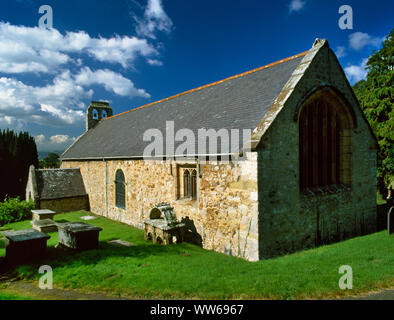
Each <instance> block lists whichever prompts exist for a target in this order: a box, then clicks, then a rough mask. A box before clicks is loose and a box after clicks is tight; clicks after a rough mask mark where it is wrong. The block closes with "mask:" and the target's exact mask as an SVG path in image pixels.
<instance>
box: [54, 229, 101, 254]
mask: <svg viewBox="0 0 394 320" xmlns="http://www.w3.org/2000/svg"><path fill="white" fill-rule="evenodd" d="M57 226H58V230H59V244H60V245H63V246H66V247H68V248H72V249H75V250H78V251H82V250H90V249H97V248H98V240H99V232H100V231H101V230H103V229H101V228H99V227H96V226H92V225H90V224H87V223H84V222H67V223H58V224H57Z"/></svg>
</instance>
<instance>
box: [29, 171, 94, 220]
mask: <svg viewBox="0 0 394 320" xmlns="http://www.w3.org/2000/svg"><path fill="white" fill-rule="evenodd" d="M26 200H33V201H34V202H35V204H36V208H37V209H40V208H41V209H48V210H53V211H55V212H56V213H60V212H69V211H77V210H89V199H88V195H87V193H86V190H85V185H84V183H83V180H82V175H81V172H80V170H79V168H76V169H35V168H34V166H33V165H31V166H30V168H29V178H28V181H27V186H26Z"/></svg>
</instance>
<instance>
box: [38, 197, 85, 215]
mask: <svg viewBox="0 0 394 320" xmlns="http://www.w3.org/2000/svg"><path fill="white" fill-rule="evenodd" d="M39 208H40V209H48V210H53V211H55V212H56V213H61V212H70V211H78V210H89V199H88V196H79V197H72V198H63V199H51V200H39Z"/></svg>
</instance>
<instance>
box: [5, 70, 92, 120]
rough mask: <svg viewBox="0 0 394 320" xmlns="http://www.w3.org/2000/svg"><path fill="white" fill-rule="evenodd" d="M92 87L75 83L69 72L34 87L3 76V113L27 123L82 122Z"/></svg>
mask: <svg viewBox="0 0 394 320" xmlns="http://www.w3.org/2000/svg"><path fill="white" fill-rule="evenodd" d="M92 94H93V91H92V90H85V89H84V88H83V87H82V86H80V85H78V84H76V83H75V81H74V80H73V79H72V77H71V76H70V73H69V72H64V73H63V74H61V75H60V76H57V77H56V78H55V79H54V80H53V83H52V84H48V85H46V86H44V87H35V86H30V85H26V84H25V83H23V82H21V81H18V80H16V79H13V78H7V77H1V78H0V117H10V118H11V119H15V120H18V121H22V122H24V123H27V122H34V123H37V124H45V125H52V126H63V125H69V124H75V123H78V122H81V121H82V120H83V117H84V111H82V110H81V107H84V105H83V104H82V103H81V100H82V99H84V98H91V97H92Z"/></svg>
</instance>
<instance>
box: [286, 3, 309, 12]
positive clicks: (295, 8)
mask: <svg viewBox="0 0 394 320" xmlns="http://www.w3.org/2000/svg"><path fill="white" fill-rule="evenodd" d="M305 3H306V1H302V0H292V1H291V2H290V4H289V11H290V12H293V11H300V10H301V9H302V8H303V7H304V6H305Z"/></svg>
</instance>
